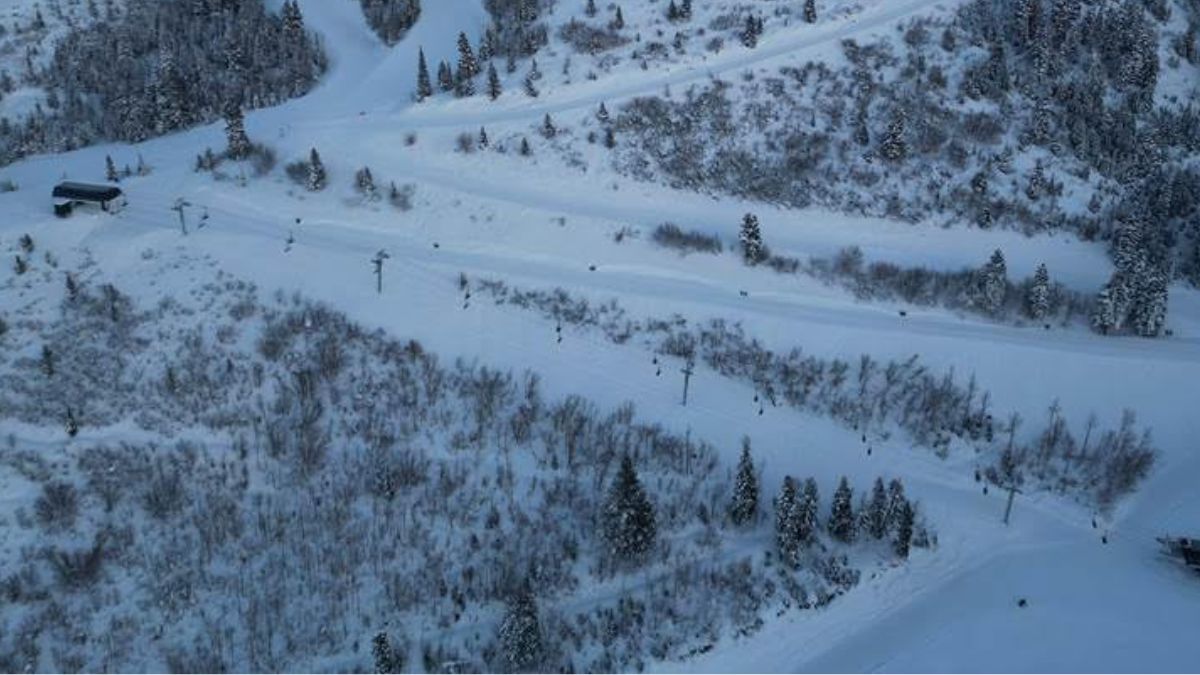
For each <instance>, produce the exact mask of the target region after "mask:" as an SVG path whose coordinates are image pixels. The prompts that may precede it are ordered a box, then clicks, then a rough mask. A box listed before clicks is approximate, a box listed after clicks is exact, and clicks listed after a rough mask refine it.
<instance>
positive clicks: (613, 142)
mask: <svg viewBox="0 0 1200 675" xmlns="http://www.w3.org/2000/svg"><path fill="white" fill-rule="evenodd" d="M604 147H606V148H608V149H609V150H612V149H613V148H615V147H617V134H616V132H614V131H613V130H612V127H608V128H607V129H605V130H604Z"/></svg>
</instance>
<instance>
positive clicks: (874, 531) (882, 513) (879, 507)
mask: <svg viewBox="0 0 1200 675" xmlns="http://www.w3.org/2000/svg"><path fill="white" fill-rule="evenodd" d="M887 513H888V497H887V490H886V489H885V488H884V487H883V479H882V478H876V479H875V486H874V487H873V488H872V489H871V501H869V502H868V503H867V508H866V511H865V513H864V514H863V521H864V522H863V525H864V526H865V529H866V531H867V533H868V534H870V535H871V536H872V537H874V538H876V539H883V537H884V535H886V534H887V525H888V522H887Z"/></svg>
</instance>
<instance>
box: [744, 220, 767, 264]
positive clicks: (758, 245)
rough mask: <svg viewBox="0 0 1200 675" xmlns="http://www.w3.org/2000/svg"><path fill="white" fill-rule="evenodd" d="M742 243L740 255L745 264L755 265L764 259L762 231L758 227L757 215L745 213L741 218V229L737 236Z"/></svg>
mask: <svg viewBox="0 0 1200 675" xmlns="http://www.w3.org/2000/svg"><path fill="white" fill-rule="evenodd" d="M738 240H739V241H740V242H741V245H742V257H743V259H744V260H745V261H746V264H747V265H757V264H759V263H760V262H763V261H764V260H765V259H766V250H765V248H764V247H763V240H762V231H761V230H759V227H758V216H756V215H754V214H753V213H747V214H746V215H745V216H744V217H743V218H742V230H741V233H740V234H739V236H738Z"/></svg>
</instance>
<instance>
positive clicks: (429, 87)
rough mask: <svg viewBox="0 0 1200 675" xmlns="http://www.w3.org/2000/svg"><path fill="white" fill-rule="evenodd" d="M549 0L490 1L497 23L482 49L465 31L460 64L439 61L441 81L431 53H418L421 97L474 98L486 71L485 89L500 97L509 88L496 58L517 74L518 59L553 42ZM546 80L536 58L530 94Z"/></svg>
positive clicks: (482, 41) (530, 76)
mask: <svg viewBox="0 0 1200 675" xmlns="http://www.w3.org/2000/svg"><path fill="white" fill-rule="evenodd" d="M364 1H365V0H364ZM549 4H550V3H549V2H547V0H487V1H486V2H485V3H484V6H485V7H486V8H487V10H488V12H489V14H490V15H491V17H492V23H491V24H490V25H489V26H488V27H487V29H486V30H485V31H484V34H483V36H482V37H481V38H480V40H479V45H478V47H477V48H475V47H473V46H472V45H471V40H470V38H468V36H467V34H466V33H459V35H458V62H457V64H456V65H451V64H450V63H449V62H447V61H442V62H440V63H438V64H437V72H436V79H435V77H434V76H431V72H430V66H429V63H428V61H427V60H426V59H425V51H424V50H421V51H420V53H419V54H418V57H417V90H416V92H415V94H414V95H415V97H416V99H417V100H418V101H424V100H425V99H427V98H429V97H430V96H433V94H434V92H435V91H437V90H440V91H442V92H453V94H454V95H455V96H458V97H466V96H474V95H475V94H476V92H477V86H476V80H477V79H478V76H480V75H485V76H486V83H485V89H484V92H485V93H486V94H487V95H488V97H489V98H491V99H492V100H495V99H497V98H499V97H500V94H501V93H502V91H503V89H502V86H501V81H500V73H499V71H498V70H497V69H496V64H495V60H496V59H498V58H504V59H505V66H504V67H505V70H506V71H507V72H509V73H512V72H515V71H516V69H517V60H518V59H521V58H525V57H529V56H533V55H534V54H536V53H537V51H538V50H539V49H540V48H541V47H542V46H544V45H545V44H546V43H547V42H548V41H549V32H548V28H547V27H546V24H545V22H544V21H543V20H542V14H543V12H544V11H545V9H546V7H547V6H549ZM485 65H486V68H485ZM540 78H541V73H540V72H539V71H538V68H537V61H536V60H534V61H533V63H532V64H531V66H530V69H529V73H528V75H526V77H525V91H526V93H527V94H529V95H530V96H537V95H538V91H537V86H536V84H535V82H536V81H537V80H538V79H540ZM435 87H436V89H435Z"/></svg>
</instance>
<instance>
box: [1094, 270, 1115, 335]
mask: <svg viewBox="0 0 1200 675" xmlns="http://www.w3.org/2000/svg"><path fill="white" fill-rule="evenodd" d="M1114 276H1115V275H1114ZM1112 284H1113V282H1112V281H1110V282H1108V283H1107V284H1104V286H1102V287H1101V288H1100V292H1099V293H1097V294H1096V303H1095V305H1094V306H1093V307H1092V316H1091V320H1092V329H1093V330H1095V331H1096V332H1097V333H1100V334H1101V335H1108V334H1109V333H1110V332H1111V331H1113V330H1115V329H1116V328H1117V325H1118V322H1117V308H1116V302H1115V300H1114V299H1113V287H1112Z"/></svg>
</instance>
